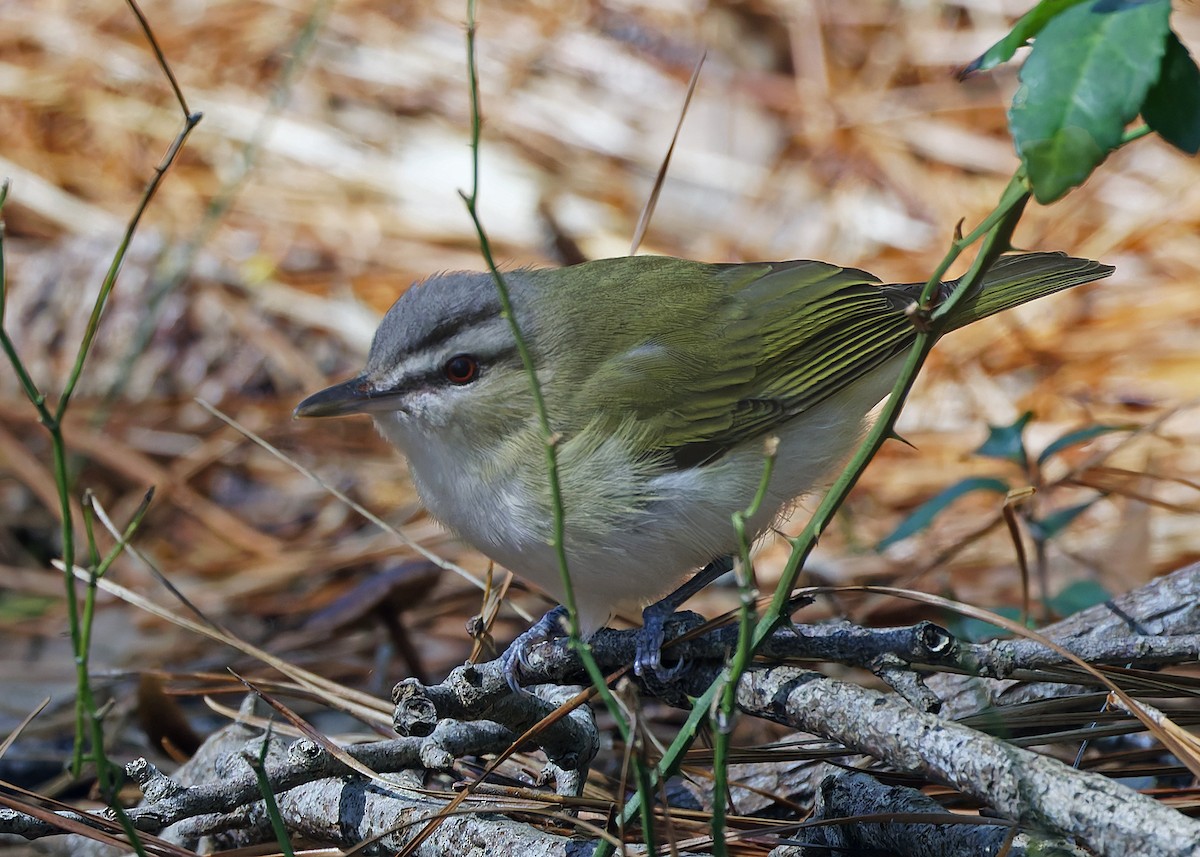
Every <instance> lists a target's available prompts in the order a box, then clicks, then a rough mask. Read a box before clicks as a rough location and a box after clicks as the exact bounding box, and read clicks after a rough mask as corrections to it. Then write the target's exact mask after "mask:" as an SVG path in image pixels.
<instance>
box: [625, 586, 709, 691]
mask: <svg viewBox="0 0 1200 857" xmlns="http://www.w3.org/2000/svg"><path fill="white" fill-rule="evenodd" d="M657 607H658V605H656V604H651V605H650V606H649V607H647V608H646V609H645V610H643V611H642V627H641V629H640V630H639V631H638V635H637V653H636V654H635V655H634V658H633V671H634V674H636V675H637V676H638V677H639V678H643V679H645V678H651V677H652V678H656V679H658V680H659V681H660V682H669V681H671V680H672V679H675V678H678V677H679V676H680V675H681V674H683V673H684V672H686V671H687V669H688V667H689V664H688V662H687V661H685V660H684V659H683V658H679V659H678V660H677V661H676V662H675V663H673V664H671V665H670V666H664V665H663V662H662V647H663V643H665V642H666V637H667V623H668V622H670V623H671V624H672V626H673V628H672V639H674V638H675V637H677V636H679V635H680V634H684V633H686V632H687V631H689V630H691V629H692V628H695V627H697V626H699V625H702V624H704V621H705V620H704V617H702V616H700V615H698V614H696V613H692V612H690V611H685V612H682V613H674V612H672V611H670V610H669V609H667V610H660V609H656V608H657ZM674 626H678V627H674Z"/></svg>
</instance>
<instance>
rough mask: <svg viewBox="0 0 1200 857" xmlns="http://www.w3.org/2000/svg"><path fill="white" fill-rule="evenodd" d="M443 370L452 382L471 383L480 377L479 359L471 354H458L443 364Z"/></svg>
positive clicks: (460, 384)
mask: <svg viewBox="0 0 1200 857" xmlns="http://www.w3.org/2000/svg"><path fill="white" fill-rule="evenodd" d="M442 372H443V374H445V376H446V380H447V381H449V382H450V383H451V384H458V385H459V386H462V385H463V384H470V383H471V382H472V381H474V380H475V379H476V378H478V377H479V361H478V360H476V359H475V358H474V357H473V356H472V355H470V354H456V355H454V356H453V357H451V358H450V359H449V360H447V361H446V363H445V365H443V366H442Z"/></svg>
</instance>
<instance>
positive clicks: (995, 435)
mask: <svg viewBox="0 0 1200 857" xmlns="http://www.w3.org/2000/svg"><path fill="white" fill-rule="evenodd" d="M1031 419H1033V412H1032V411H1026V412H1025V413H1023V414H1021V416H1019V417H1017V420H1016V422H1014V423H1013V424H1012V425H1007V426H988V438H987V440H985V441H984V442H983V444H982V445H981V446H980V447H979V449H977V450H975V454H976V455H985V456H987V457H988V458H1000V459H1003V460H1004V461H1015V462H1016V463H1017V464H1020V465H1021V466H1025V462H1027V461H1028V460H1029V456H1028V454H1027V453H1026V452H1025V439H1024V437H1023V435H1024V434H1025V426H1027V425H1028V424H1029V421H1030V420H1031Z"/></svg>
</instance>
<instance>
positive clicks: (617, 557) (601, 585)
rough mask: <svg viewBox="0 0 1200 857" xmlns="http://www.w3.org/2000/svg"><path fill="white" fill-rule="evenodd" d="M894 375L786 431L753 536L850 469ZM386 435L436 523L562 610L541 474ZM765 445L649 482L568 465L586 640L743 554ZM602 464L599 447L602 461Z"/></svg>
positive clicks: (572, 547)
mask: <svg viewBox="0 0 1200 857" xmlns="http://www.w3.org/2000/svg"><path fill="white" fill-rule="evenodd" d="M893 364H894V365H893ZM898 365H899V363H898V361H896V360H893V361H890V362H889V363H888V364H885V366H883V367H880V368H879V369H877V370H876V371H875V372H874V373H872V374H871V376H869V377H867V378H863V379H860V380H859V382H858V384H857V385H856V388H855V389H854V390H852V391H849V392H845V391H844V392H843V393H841V394H838V395H835V396H834V397H832V398H831V399H828V400H826V401H825V402H822V403H820V404H818V405H817V406H815V407H813V408H811V409H810V410H808V411H806V412H804V413H802V414H799V415H797V416H796V417H794V418H793V419H791V420H789V421H788V422H786V423H784V424H782V425H781V426H779V427H778V430H777V431H776V432H775V435H776V436H777V437H778V440H779V445H778V448H777V452H776V455H775V460H774V463H773V470H772V476H771V480H770V483H769V487H768V490H767V492H766V494H765V497H764V500H763V502H762V503H761V504H760V507H759V509H758V510H757V512H756V514H755V515H754V516H752V517H751V518H750V519H749V520H748V522H747V527H746V528H747V534H748V535H749V536H751V537H754V536H757V535H758V534H759V533H761V532H762V531H764V530H765V529H766V528H767V527H769V526H770V524H771V523H772V521H774V520H775V518H776V517H777V516H778V515H779V512H780V511H781V509H783V508H785V507H786V506H787V505H788V504H789V503H790V502H791V501H793V500H794V499H795V498H796V497H799V496H801V495H803V494H807V493H809V492H811V491H812V490H813V489H814V488H817V487H820V485H821V483H822V481H823V480H824V479H825V478H826V477H827V476H828V475H829V473H830V472H831V471H832V470H834V469H835V468H836V467H837V466H838V465H839V464H840V463H841V462H842V461H843V460H844V459H845V457H846V456H847V455H848V453H849V452H850V450H851V449H852V448H853V446H854V444H855V443H856V442H857V440H858V439H859V438H860V437H861V435H862V430H863V427H864V425H865V422H864V417H866V415H867V414H868V412H869V411H870V410H871V408H872V407H873V406H874V405H876V404H877V403H878V402H879V401H880V400H881V399H882V398H883V397H884V396H885V395H886V393H887V391H888V389H889V388H890V385H891V383H892V379H893V378H894V376H895V371H896V367H898ZM381 428H382V429H384V430H385V434H388V435H389V436H391V437H393V440H394V442H396V443H397V445H398V446H401V447H402V448H403V449H405V452H406V454H407V455H408V459H409V465H410V469H411V472H412V474H413V477H414V481H415V482H416V484H417V488H418V491H419V492H420V494H421V496H422V499H423V500H424V502H425V505H426V507H427V508H428V510H429V511H430V513H431V514H432V515H433V516H434V517H435V518H437V519H438V520H439V521H441V522H442V523H443V524H444V525H446V526H447V527H448V528H449V529H451V530H452V531H454V532H455V533H456V534H457V535H458V536H459V537H460V538H462V539H463V540H464V541H466V542H467V543H468V544H470V545H471V546H472V547H474V548H476V549H477V550H479V551H481V552H482V553H484V554H485V555H487V556H488V557H490V558H492V559H493V560H495V561H496V562H498V563H500V564H501V565H503V566H505V567H506V568H508V569H510V570H512V571H513V572H514V573H516V574H517V575H518V576H520V577H522V578H524V579H525V580H528V581H529V582H531V583H534V584H536V585H537V586H538V587H540V588H542V589H544V590H545V591H546V592H547V593H549V594H550V595H551V596H552V597H554V598H555V599H557V600H559V601H560V602H562V601H563V600H564V599H565V595H566V592H565V586H564V585H563V579H562V574H561V571H560V568H559V559H558V552H557V550H556V549H555V547H554V544H553V534H554V518H553V514H552V513H551V511H550V508H549V503H548V501H547V500H546V499H545V496H546V492H545V491H544V490H542V486H544V484H545V479H544V476H543V477H536V476H535V478H534V479H533V480H531V478H530V477H531V473H527V472H526V471H527V470H530V471H532V474H536V473H537V470H536V465H534V464H532V463H530V462H529V461H526V465H525V466H522V467H516V468H514V469H513V471H512V472H509V473H500V474H498V473H496V472H495V470H489V469H488V468H486V467H483V466H481V465H480V462H479V460H478V459H476V460H470V459H467V458H464V457H463V454H462V450H463V449H464V444H463V443H462V442H461V441H460V442H447V441H446V439H445V438H436V437H425V438H422V442H421V443H400V442H399V440H398V439H397V438H396V436H395V435H393V433H392V432H389V431H387V427H386V426H384V425H381ZM403 440H405V441H407V440H410V438H407V437H406V438H403ZM765 441H766V438H765V437H763V438H754V439H751V440H748V441H746V442H745V443H743V444H741V445H740V446H737V447H735V448H734V449H732V450H730V451H729V452H727V453H726V454H725V455H724V456H722V457H721V458H720V459H718V460H717V461H715V462H713V463H710V464H706V465H704V466H701V467H693V468H686V469H683V470H674V471H666V472H660V473H657V474H655V475H649V476H648V475H646V474H644V473H640V474H639V472H638V471H637V470H636V468H630V467H625V468H623V467H621V466H620V465H621V462H622V461H623V460H624V459H623V457H622V458H621V459H620V460H618V459H617V458H616V457H610V458H609V459H604V460H601V461H600V462H599V464H597V461H595V460H591V459H589V461H588V462H587V464H586V466H581V463H574V464H572V463H570V462H569V461H564V459H563V458H561V457H560V463H562V466H560V474H559V475H560V480H561V482H562V486H563V503H564V508H565V513H566V519H565V524H564V532H565V546H566V548H565V553H566V560H567V567H568V570H569V572H570V576H571V585H572V590H573V592H574V595H575V601H576V605H577V607H578V608H579V611H580V614H581V618H582V619H583V622H584V625H585V628H586V629H587V630H589V631H590V630H594V629H595V628H598V627H600V626H602V625H603V624H604V623H605V622H607V620H608V618H609V616H610V615H611V614H612V612H613V611H614V610H616V609H618V608H624V607H628V606H634V605H641V604H645V603H648V602H650V601H652V600H655V599H656V598H658V597H659V596H661V595H664V594H666V593H667V592H669V591H671V590H672V589H673V588H675V586H676V585H678V583H679V582H680V581H681V579H682V578H683V577H684V576H685V575H686V574H687V573H688V572H689V571H695V570H697V569H699V568H700V567H701V566H703V565H705V564H706V563H708V562H709V561H711V560H713V559H716V558H718V557H721V556H726V555H729V554H732V553H735V552H736V550H737V544H738V539H737V534H736V531H735V529H734V524H733V515H734V513H735V512H739V511H743V510H745V509H747V507H748V506H750V504H751V502H752V501H753V500H754V498H755V495H756V493H757V491H758V488H759V484H760V482H761V479H762V475H763V469H764V467H765V466H766V463H767V456H766V451H765ZM604 454H605V452H604V450H603V449H601V450H600V451H599V452H598V453H597V455H601V456H602V455H604ZM614 462H615V464H614ZM589 471H590V472H589ZM598 472H603V473H604V474H605V478H604V480H603V491H602V493H603V494H604V495H605V498H606V499H607V502H605V501H604V500H603V499H600V500H598V499H597V494H598V491H597V473H598ZM582 473H586V475H581V474H582ZM614 498H615V499H616V500H617V501H622V500H624V502H613V500H614ZM635 498H636V500H635Z"/></svg>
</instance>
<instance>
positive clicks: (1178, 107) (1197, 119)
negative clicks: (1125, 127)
mask: <svg viewBox="0 0 1200 857" xmlns="http://www.w3.org/2000/svg"><path fill="white" fill-rule="evenodd" d="M1142 118H1143V119H1145V120H1146V124H1147V125H1149V126H1150V127H1151V128H1153V129H1154V130H1155V131H1156V132H1157V133H1158V136H1160V137H1162V138H1163V139H1164V140H1166V141H1167V142H1168V143H1170V144H1171V145H1172V146H1174V147H1175V148H1176V149H1180V150H1182V151H1184V152H1187V153H1188V154H1189V155H1194V154H1196V152H1200V69H1198V68H1196V63H1195V62H1194V61H1193V60H1192V55H1191V54H1189V53H1188V49H1187V48H1185V47H1184V46H1183V43H1182V42H1180V41H1179V37H1178V36H1176V35H1175V34H1174V33H1168V34H1167V51H1166V53H1165V54H1163V60H1162V72H1161V73H1160V74H1159V76H1158V81H1157V82H1156V83H1155V84H1154V86H1152V87H1150V92H1149V93H1147V94H1146V101H1145V102H1144V103H1143V104H1142Z"/></svg>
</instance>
